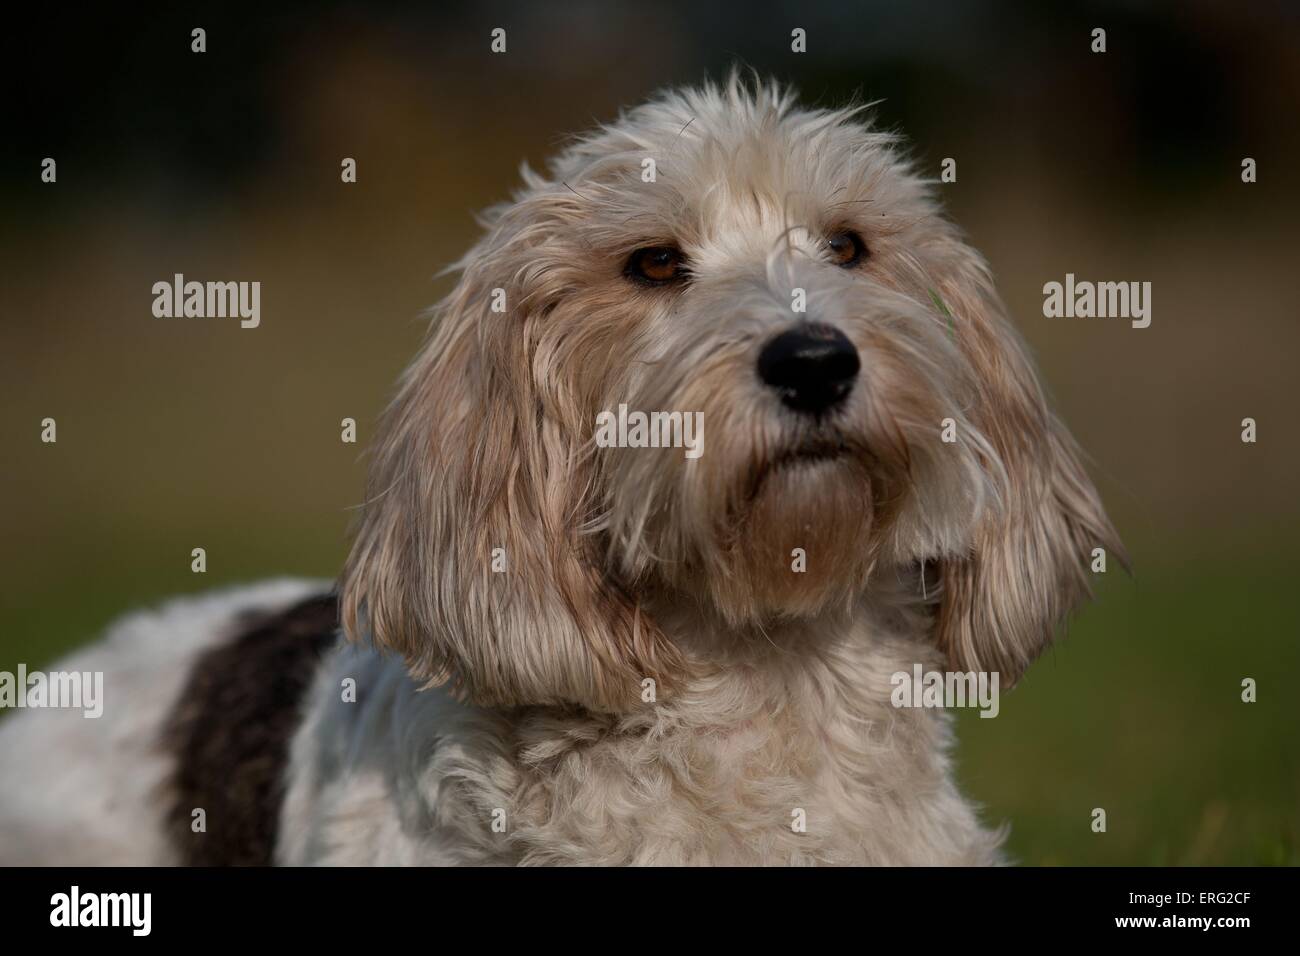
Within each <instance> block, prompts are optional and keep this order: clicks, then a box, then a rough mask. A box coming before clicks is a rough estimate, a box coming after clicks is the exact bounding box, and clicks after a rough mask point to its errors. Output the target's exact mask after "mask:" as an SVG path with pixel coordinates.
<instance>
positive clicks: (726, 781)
mask: <svg viewBox="0 0 1300 956" xmlns="http://www.w3.org/2000/svg"><path fill="white" fill-rule="evenodd" d="M823 717H824V719H823V720H821V721H806V720H800V719H797V718H795V717H794V716H792V715H790V714H777V715H767V714H762V715H757V716H755V717H754V718H752V719H751V720H749V721H746V722H745V723H743V724H742V725H740V726H737V727H732V728H728V729H725V730H724V729H720V728H713V729H709V728H699V729H694V730H691V731H681V732H679V733H677V734H671V735H667V736H663V737H654V736H652V735H626V736H620V735H613V734H611V735H607V736H603V737H601V738H599V739H597V740H595V741H592V742H587V743H584V744H581V745H577V746H573V747H570V748H567V749H565V750H563V751H562V752H561V753H558V754H556V755H554V756H552V757H551V758H550V759H548V760H546V761H544V762H542V763H539V764H536V765H533V766H527V767H526V769H525V770H524V772H523V773H522V774H521V785H520V787H519V789H518V791H517V793H516V800H515V806H514V814H513V816H514V820H513V823H514V827H513V832H512V840H511V845H512V847H513V849H514V850H515V853H516V858H517V861H518V862H525V863H589V864H602V865H622V864H669V865H672V864H680V865H693V864H712V865H719V864H721V865H760V864H796V865H797V864H891V863H892V864H903V863H912V862H921V861H928V860H933V861H934V862H941V861H942V860H940V859H938V857H944V856H945V855H946V856H948V857H950V859H948V860H947V861H948V862H957V861H958V860H957V859H956V858H957V857H961V856H962V855H963V854H965V853H966V852H967V850H968V848H969V846H970V844H971V843H972V842H973V841H974V840H975V839H976V837H977V836H979V835H982V831H980V830H979V828H978V826H977V825H976V824H975V822H974V819H973V816H971V815H970V814H969V812H968V810H967V808H966V806H965V803H964V801H961V799H960V797H958V796H957V794H956V791H955V790H954V789H953V788H952V786H951V783H950V781H948V779H947V773H946V770H947V767H946V760H944V758H943V756H942V750H943V746H944V743H945V741H946V737H947V729H946V724H945V722H944V721H943V720H942V719H941V718H938V717H936V716H935V715H933V714H918V713H908V714H905V715H899V714H897V713H896V712H894V711H893V709H892V708H878V707H871V708H865V709H859V711H858V713H856V714H855V715H853V716H852V717H849V716H847V715H843V714H840V715H823ZM945 830H946V831H951V839H950V841H949V842H950V843H951V846H950V847H949V848H947V849H946V850H945V849H944V848H942V847H940V848H932V847H930V846H928V845H925V846H922V845H919V844H918V842H917V841H918V840H921V841H923V840H926V839H929V837H927V834H935V833H941V832H944V831H945ZM963 830H969V831H970V832H969V834H963V832H962V831H963ZM944 839H949V838H948V837H947V836H945V838H944Z"/></svg>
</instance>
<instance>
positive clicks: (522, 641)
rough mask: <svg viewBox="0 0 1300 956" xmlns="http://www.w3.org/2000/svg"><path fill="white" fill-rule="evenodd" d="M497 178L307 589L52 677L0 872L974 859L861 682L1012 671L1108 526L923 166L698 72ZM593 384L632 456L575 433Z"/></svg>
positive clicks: (592, 423)
mask: <svg viewBox="0 0 1300 956" xmlns="http://www.w3.org/2000/svg"><path fill="white" fill-rule="evenodd" d="M522 180H523V183H522V186H521V188H519V190H518V191H517V192H516V194H515V195H514V197H513V199H512V200H511V201H509V202H507V203H505V204H503V205H500V206H497V207H494V208H493V209H491V210H489V211H488V212H487V213H486V214H485V215H484V217H483V226H484V231H483V235H482V236H481V238H480V239H479V241H478V242H477V244H476V245H475V246H474V247H473V248H472V249H471V250H470V252H469V253H468V254H467V255H465V256H464V258H463V259H461V260H460V262H458V263H457V264H456V265H455V266H454V267H453V271H454V272H455V273H456V274H457V275H458V276H459V279H458V282H457V284H456V285H455V287H454V290H453V291H452V292H451V293H450V294H449V295H448V297H447V298H446V299H445V300H444V301H442V302H441V303H440V304H439V305H438V306H437V307H436V308H435V311H434V321H433V322H432V325H431V331H430V334H429V337H428V339H427V342H426V344H425V345H424V346H423V349H422V351H421V352H420V353H419V355H418V356H417V357H416V359H415V361H414V363H413V364H412V365H411V366H410V367H409V369H408V370H407V371H406V373H405V374H404V376H403V377H402V378H401V381H400V384H399V387H398V391H397V394H396V397H395V399H394V400H393V401H392V403H391V405H390V407H389V408H388V410H387V411H386V413H385V415H384V418H383V421H382V426H381V429H380V434H379V436H378V438H377V440H376V447H375V448H374V449H373V459H372V461H371V467H370V478H369V485H368V490H367V497H366V501H365V502H364V505H363V508H362V509H361V511H360V515H359V518H358V524H357V527H356V529H355V539H354V543H353V546H352V549H351V552H350V555H349V557H348V560H347V562H346V566H345V567H344V569H343V571H342V574H341V576H340V578H339V580H338V582H337V584H336V585H332V584H331V583H329V582H304V581H273V582H269V583H263V584H259V585H255V586H252V587H246V588H237V589H234V590H230V591H225V592H219V593H216V594H208V595H204V596H199V597H189V598H184V599H180V600H176V601H174V602H172V603H170V604H166V605H164V606H163V607H161V608H160V609H158V610H155V611H151V612H145V613H138V614H136V615H134V616H131V617H128V618H127V619H125V620H124V621H122V622H121V623H119V624H117V625H116V626H115V627H113V628H112V629H111V630H110V632H109V633H108V635H107V637H106V639H105V640H104V641H103V642H101V643H100V644H98V645H96V646H93V647H91V648H90V649H89V650H86V651H84V652H82V653H80V654H77V655H75V656H74V657H73V658H72V659H70V660H69V661H67V662H65V664H64V665H63V666H64V667H65V668H67V669H70V670H77V671H90V672H99V671H102V672H103V673H104V675H105V684H104V697H105V702H104V713H103V717H102V718H100V719H98V720H86V719H82V717H81V715H80V714H77V713H75V712H66V711H52V710H39V709H29V710H27V711H25V712H23V713H21V714H19V715H17V716H13V717H10V718H8V719H6V720H5V721H4V722H3V723H0V766H3V767H4V768H5V773H4V775H3V777H2V778H0V854H3V855H5V856H6V857H7V858H8V859H10V860H14V861H22V862H40V863H113V864H183V863H196V864H208V865H215V864H234V865H257V864H271V863H275V864H287V865H304V864H348V865H352V864H375V865H383V864H432V865H444V864H446V865H451V864H596V865H619V864H665V865H683V864H690V865H695V864H721V865H751V864H841V865H856V864H871V865H876V864H878V865H940V864H956V865H985V864H999V863H1003V862H1007V860H1006V858H1005V856H1004V852H1003V850H1002V843H1003V842H1004V837H1005V827H991V826H987V825H985V824H984V823H983V822H981V820H980V818H979V814H978V812H977V808H976V807H975V806H973V805H972V804H971V803H970V802H969V801H968V800H967V799H966V798H965V797H963V796H962V794H961V793H960V792H959V790H958V788H957V786H956V784H955V782H954V779H953V773H952V765H951V760H950V748H951V745H952V741H953V734H952V729H951V715H950V714H949V713H948V712H947V711H946V710H944V709H942V708H925V707H899V706H896V701H894V700H893V699H892V697H893V694H892V691H893V689H894V687H895V684H894V683H893V678H894V675H898V674H911V673H913V671H914V669H917V668H920V669H924V671H925V672H927V673H928V672H946V673H954V672H960V673H963V674H979V675H990V674H991V675H994V676H996V677H1000V678H1001V682H1002V686H1004V687H1005V686H1010V685H1011V684H1013V683H1014V682H1015V681H1016V679H1017V678H1018V677H1019V676H1020V675H1021V674H1022V673H1023V672H1024V670H1025V668H1026V667H1027V666H1028V665H1029V664H1030V662H1031V661H1032V660H1033V659H1034V658H1035V657H1036V655H1038V653H1039V652H1040V651H1041V650H1042V649H1043V648H1044V646H1045V645H1046V644H1047V643H1048V642H1049V641H1050V640H1051V639H1052V637H1053V634H1054V632H1055V631H1056V630H1057V629H1058V627H1059V626H1060V625H1061V624H1062V622H1063V621H1064V620H1065V619H1066V618H1067V616H1068V615H1069V614H1070V613H1071V611H1072V610H1073V609H1075V608H1076V607H1077V606H1078V605H1079V604H1080V603H1081V602H1083V601H1084V600H1085V599H1087V598H1088V597H1090V593H1091V592H1090V582H1091V578H1092V572H1091V570H1090V566H1089V562H1090V560H1091V557H1092V555H1093V552H1094V549H1097V548H1102V549H1105V550H1106V552H1107V553H1109V554H1113V555H1117V556H1120V557H1121V559H1122V554H1123V552H1122V549H1121V545H1120V543H1119V541H1118V538H1117V535H1116V533H1115V530H1114V528H1113V527H1112V525H1111V523H1110V521H1109V520H1108V518H1107V517H1106V514H1105V512H1104V510H1103V507H1102V504H1101V502H1100V500H1099V497H1098V495H1097V493H1096V491H1095V489H1094V487H1093V485H1092V483H1091V481H1090V480H1089V478H1088V476H1087V474H1086V472H1085V470H1084V468H1083V466H1082V464H1081V453H1080V451H1079V449H1078V448H1077V446H1076V444H1075V442H1074V441H1073V440H1072V438H1071V437H1070V435H1069V434H1068V432H1067V431H1066V429H1065V428H1064V426H1063V425H1062V424H1061V422H1060V421H1059V420H1058V418H1057V417H1056V416H1055V415H1054V413H1053V412H1052V411H1051V410H1050V408H1049V405H1048V403H1047V401H1046V400H1045V398H1044V394H1043V391H1042V389H1041V387H1040V384H1039V381H1038V379H1037V376H1036V374H1035V371H1034V367H1033V364H1032V362H1031V360H1030V358H1029V356H1028V354H1027V352H1026V349H1025V347H1024V345H1023V344H1022V342H1021V340H1020V338H1019V337H1018V335H1017V333H1016V332H1015V330H1014V329H1013V326H1012V325H1011V323H1010V321H1009V319H1008V317H1007V315H1006V310H1005V308H1004V306H1003V304H1002V302H1001V300H1000V298H999V296H998V294H997V292H996V291H995V289H994V285H993V282H992V279H991V277H990V272H989V269H988V267H987V265H986V264H985V262H984V261H983V259H981V257H980V256H979V254H978V253H977V252H976V251H975V250H973V249H972V248H971V247H970V246H969V245H968V244H967V243H966V241H964V239H963V238H962V235H961V233H960V232H959V231H958V229H957V228H956V227H955V226H954V225H952V224H951V223H950V222H949V221H948V220H947V219H946V218H945V217H944V215H943V214H942V212H941V211H940V208H939V205H938V203H937V201H936V198H935V196H934V191H933V189H932V187H931V186H930V185H929V184H928V183H927V182H925V181H924V180H923V179H922V178H920V177H919V176H918V174H917V172H916V171H915V169H914V168H913V167H912V165H911V164H910V163H909V161H908V160H907V159H906V158H905V157H904V156H903V154H902V152H901V147H900V144H899V142H898V140H897V138H896V137H895V136H894V135H891V134H889V133H886V132H882V131H879V130H877V129H875V128H873V127H872V125H871V124H870V122H869V120H868V119H867V118H866V114H864V108H862V107H850V108H844V109H835V110H829V109H807V108H802V107H800V106H799V105H798V103H797V100H796V97H795V95H794V94H793V93H792V92H791V91H789V90H788V89H785V88H783V87H780V86H778V85H775V84H771V83H765V82H763V81H760V80H757V79H746V78H742V77H737V76H734V75H733V76H732V77H731V78H730V79H729V80H728V81H725V82H723V83H722V84H719V85H713V84H705V85H703V86H701V87H697V88H691V89H684V90H674V91H669V92H666V93H662V94H660V95H658V96H657V97H656V98H654V99H652V100H650V101H649V102H647V103H645V104H643V105H640V106H638V107H636V108H634V109H631V110H629V111H626V112H624V113H622V114H620V116H619V118H618V119H617V120H616V121H615V122H613V123H611V124H609V125H607V126H603V127H600V128H598V129H596V130H595V131H594V132H591V133H589V134H587V135H585V136H582V137H580V138H578V139H576V140H575V141H573V142H572V143H571V144H570V145H568V146H567V147H566V148H565V149H564V150H563V151H562V152H561V153H560V155H559V156H558V158H556V159H555V160H554V161H553V162H552V164H551V165H550V167H549V172H548V173H546V174H542V173H538V172H535V171H533V170H531V169H530V168H529V167H528V166H526V165H525V166H524V167H523V170H522ZM620 406H623V412H624V414H623V421H624V422H626V421H628V420H629V416H627V415H626V409H632V410H634V411H637V412H641V413H643V416H645V415H658V416H659V417H658V418H652V419H649V420H650V421H652V422H653V424H652V426H651V427H652V428H653V429H654V430H655V432H656V436H657V437H659V438H663V439H664V440H663V441H648V440H645V438H646V436H645V435H644V434H642V435H641V436H640V437H641V439H642V440H640V441H637V440H634V439H633V438H631V437H629V436H628V435H627V434H625V433H626V432H627V431H628V428H626V427H622V426H620V429H618V430H617V431H618V433H619V436H621V439H622V440H615V441H604V442H600V443H598V442H597V441H596V440H595V438H596V433H597V423H598V422H599V421H606V422H608V421H609V418H608V416H610V415H612V414H615V413H616V410H619V409H620ZM678 414H679V415H680V416H691V417H690V418H689V421H691V422H696V421H698V422H699V425H700V433H699V434H698V435H696V436H695V438H694V439H693V440H694V441H695V442H696V443H697V444H698V447H697V448H696V451H698V454H696V455H694V456H692V455H688V454H685V453H683V450H682V449H681V448H680V447H677V446H679V444H680V443H677V442H675V441H674V438H675V435H674V430H675V428H677V427H678V426H676V425H675V424H674V423H676V422H678V421H681V420H684V419H682V418H673V417H672V416H673V415H678ZM602 416H605V418H603V419H602ZM694 416H698V418H696V417H694ZM642 424H643V422H642ZM918 672H919V671H918ZM995 686H996V685H995ZM1027 772H1029V771H1027Z"/></svg>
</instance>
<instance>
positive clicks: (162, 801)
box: [0, 580, 328, 866]
mask: <svg viewBox="0 0 1300 956" xmlns="http://www.w3.org/2000/svg"><path fill="white" fill-rule="evenodd" d="M327 589H328V585H327V584H323V583H321V582H308V581H297V580H279V581H269V582H265V583H261V584H257V585H254V586H250V587H244V588H237V589H231V590H226V591H220V592H216V593H212V594H206V595H202V596H197V597H186V598H179V599H176V600H173V601H171V602H169V603H167V604H165V605H163V606H162V607H160V608H158V609H156V610H150V611H141V612H137V613H133V614H131V615H129V616H127V617H125V618H123V619H121V620H120V621H118V622H117V623H116V624H114V625H113V626H112V627H110V628H109V630H108V633H107V634H106V635H105V637H104V638H103V639H102V640H100V641H99V642H97V643H95V644H94V645H92V646H91V647H89V648H87V649H85V650H82V651H79V652H77V653H75V654H73V655H71V656H70V657H68V658H65V659H63V660H61V661H57V662H55V663H54V664H52V665H51V666H50V668H49V669H48V671H49V672H52V673H63V672H79V673H83V674H95V673H102V674H103V685H102V686H103V698H104V699H103V701H102V705H103V708H102V714H101V715H100V716H98V717H91V716H87V715H86V714H85V712H84V711H83V710H81V709H54V708H36V707H30V708H25V709H21V710H17V711H15V712H14V713H12V714H9V715H8V716H6V717H5V718H4V719H2V720H0V863H4V864H38V865H48V864H59V865H109V864H112V865H117V866H122V865H127V866H132V865H156V864H170V863H181V862H208V863H214V862H257V860H255V859H254V858H253V857H254V855H255V852H256V851H255V850H253V849H252V848H253V847H254V845H255V844H256V842H257V837H256V832H255V833H254V835H253V836H252V837H250V838H249V840H246V841H244V842H242V843H240V842H235V843H233V844H232V843H231V842H229V841H209V842H208V843H207V844H206V846H208V847H210V848H220V849H221V852H223V853H225V852H226V851H227V850H229V852H230V853H233V854H235V856H236V857H238V858H237V859H236V858H231V859H224V858H223V859H220V860H218V859H213V858H210V857H204V858H202V859H200V858H199V857H200V856H202V853H200V852H199V851H197V850H195V849H194V846H192V845H190V846H187V845H186V843H185V842H184V841H180V840H178V838H177V832H178V824H181V825H183V827H184V828H185V830H186V831H188V832H191V833H192V832H193V831H192V830H191V820H192V816H191V813H192V809H193V808H186V809H185V811H184V814H183V815H184V821H183V823H182V821H180V820H179V817H180V816H181V810H180V809H179V807H180V803H182V802H184V803H191V802H193V803H194V804H195V807H194V808H202V809H204V811H205V814H210V813H211V812H212V811H213V810H214V809H216V810H217V811H218V812H221V810H222V808H223V807H226V808H228V807H232V806H234V805H235V803H236V802H237V800H238V799H239V798H240V796H241V795H240V794H238V793H233V792H232V791H233V789H234V788H239V787H244V786H248V785H249V784H248V781H252V780H266V779H268V776H267V775H268V774H271V775H272V776H273V775H274V764H275V762H276V760H277V758H276V750H275V748H274V747H270V746H267V744H268V741H267V739H266V738H267V733H268V732H272V729H271V728H269V727H268V726H267V725H265V724H264V723H259V721H260V720H261V719H262V718H259V716H258V715H257V714H254V713H252V712H251V711H250V710H249V709H248V708H249V705H251V704H252V703H254V698H255V697H256V696H257V695H258V694H260V695H262V697H263V698H264V699H267V695H277V694H278V695H279V696H280V699H279V700H278V701H276V700H274V698H273V697H272V698H270V699H269V702H274V703H276V704H277V706H279V707H282V708H288V711H289V712H295V713H296V707H297V702H295V701H293V700H290V699H288V698H287V697H286V695H285V691H286V689H287V687H286V684H285V681H286V679H287V680H289V681H291V682H292V681H294V680H295V678H294V677H293V676H292V674H293V672H292V671H290V675H291V676H289V677H288V678H286V675H285V673H284V672H282V671H277V670H265V669H264V670H263V671H262V672H261V673H260V674H254V675H252V680H253V681H254V682H256V681H258V680H260V681H262V683H261V684H260V685H256V684H254V685H248V684H245V685H243V691H241V690H240V686H239V684H238V683H237V682H235V683H232V682H231V677H232V674H231V673H229V672H226V673H222V674H219V675H218V674H213V673H207V674H205V673H204V670H203V667H204V664H205V662H206V663H207V664H208V665H220V664H221V663H222V661H225V662H226V663H227V664H230V665H233V664H234V663H237V659H236V658H235V657H233V656H232V654H233V655H238V654H239V653H240V650H241V648H240V647H239V644H238V643H237V642H241V641H242V642H249V641H256V640H257V639H258V638H259V636H260V637H261V638H262V639H263V640H262V643H263V644H264V645H268V646H272V645H273V646H275V647H276V650H277V652H278V656H280V657H283V655H284V654H285V653H286V646H285V645H286V641H285V639H284V638H281V639H280V641H279V642H278V644H277V642H276V638H275V635H274V634H271V635H268V634H266V633H265V630H264V629H263V632H262V633H261V634H260V635H259V634H258V633H256V631H257V629H258V627H259V623H260V624H262V625H264V624H265V622H266V620H267V619H268V617H269V616H272V615H275V614H277V613H280V612H283V611H285V610H286V609H288V608H291V607H294V606H296V605H299V604H301V602H303V601H304V600H307V599H309V598H312V597H314V596H318V595H320V594H322V593H323V592H325V591H326V590H327ZM315 610H316V615H315V618H316V620H315V623H314V624H313V625H312V628H311V629H315V630H319V628H318V627H316V624H319V621H320V619H321V618H322V613H323V612H322V609H321V608H320V606H319V605H318V606H316V608H315ZM320 640H321V639H320V638H319V636H317V637H315V638H313V637H311V636H304V638H303V643H304V645H307V646H308V647H309V649H310V648H311V647H316V646H319V642H320ZM249 647H250V645H249V644H248V643H245V644H244V647H243V648H242V650H243V651H244V652H245V653H249ZM252 653H253V655H254V660H250V661H248V663H254V662H255V657H256V653H257V652H256V651H253V652H252ZM288 653H290V654H292V653H293V651H292V650H289V651H288ZM229 670H238V671H243V670H244V668H242V667H239V668H234V667H233V666H232V667H231V668H229ZM213 688H218V689H217V690H215V691H213ZM24 691H25V688H18V692H19V693H23V692H24ZM208 691H213V692H211V693H208ZM244 691H247V693H245V692H244ZM241 706H243V708H244V712H243V713H236V712H235V711H238V710H239V708H240V707H241ZM223 709H229V710H230V712H227V713H219V712H218V711H221V710H223ZM204 712H206V716H205V713H204ZM208 718H216V719H215V720H214V719H208ZM278 719H279V720H280V721H281V724H282V725H283V723H284V721H285V720H286V719H287V718H286V716H285V712H281V715H280V717H279V718H278ZM292 723H293V724H294V726H296V724H297V720H296V717H295V718H294V719H293V720H292ZM281 729H282V730H283V727H281ZM241 737H242V739H243V740H244V741H245V742H248V743H250V745H251V746H253V747H254V748H255V750H256V752H255V753H254V752H253V751H251V750H249V749H248V748H245V751H244V753H243V756H244V757H245V760H244V763H243V765H242V766H241V767H240V771H241V773H240V776H238V777H227V778H226V779H224V780H218V779H216V778H215V777H211V776H205V773H208V772H213V771H216V770H217V765H216V760H215V759H211V758H212V753H213V750H214V749H219V748H220V747H222V746H223V745H224V744H230V743H231V741H232V740H239V739H241ZM182 760H184V762H185V763H186V764H188V766H184V767H183V766H182V765H181V764H182ZM205 760H206V762H205ZM250 761H251V763H250ZM254 770H256V771H258V772H259V773H260V774H261V776H258V773H251V771H254ZM275 785H276V786H279V785H280V782H279V781H278V779H277V780H276V784H275ZM259 786H263V787H265V784H259ZM184 787H188V790H187V791H186V792H184V793H182V792H181V789H182V788H184ZM200 795H202V796H201V799H203V800H205V801H207V803H206V805H205V804H200V803H197V802H195V801H196V800H197V799H199V798H200ZM246 795H247V794H245V796H246ZM263 804H265V800H264V801H263ZM169 824H170V825H169ZM264 825H268V826H273V825H274V819H273V818H272V819H271V820H269V821H266V823H265V824H264ZM262 832H264V831H262ZM198 845H200V846H201V845H204V844H198ZM236 851H238V852H236ZM227 855H229V854H227ZM268 862H269V860H268Z"/></svg>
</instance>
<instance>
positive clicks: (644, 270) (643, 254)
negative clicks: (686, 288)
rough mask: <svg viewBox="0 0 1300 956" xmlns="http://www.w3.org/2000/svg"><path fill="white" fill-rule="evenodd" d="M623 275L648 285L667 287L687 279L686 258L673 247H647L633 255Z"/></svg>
mask: <svg viewBox="0 0 1300 956" xmlns="http://www.w3.org/2000/svg"><path fill="white" fill-rule="evenodd" d="M623 274H624V275H625V276H627V277H628V278H629V279H634V280H636V281H637V282H641V283H645V284H647V285H665V284H666V283H669V282H676V281H678V280H680V279H685V278H686V275H687V272H686V257H685V256H683V255H682V251H681V250H680V249H677V248H674V247H673V246H647V247H646V248H644V249H638V250H637V251H636V252H634V253H632V255H631V256H630V257H629V258H628V260H627V265H626V266H625V267H624V269H623Z"/></svg>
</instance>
